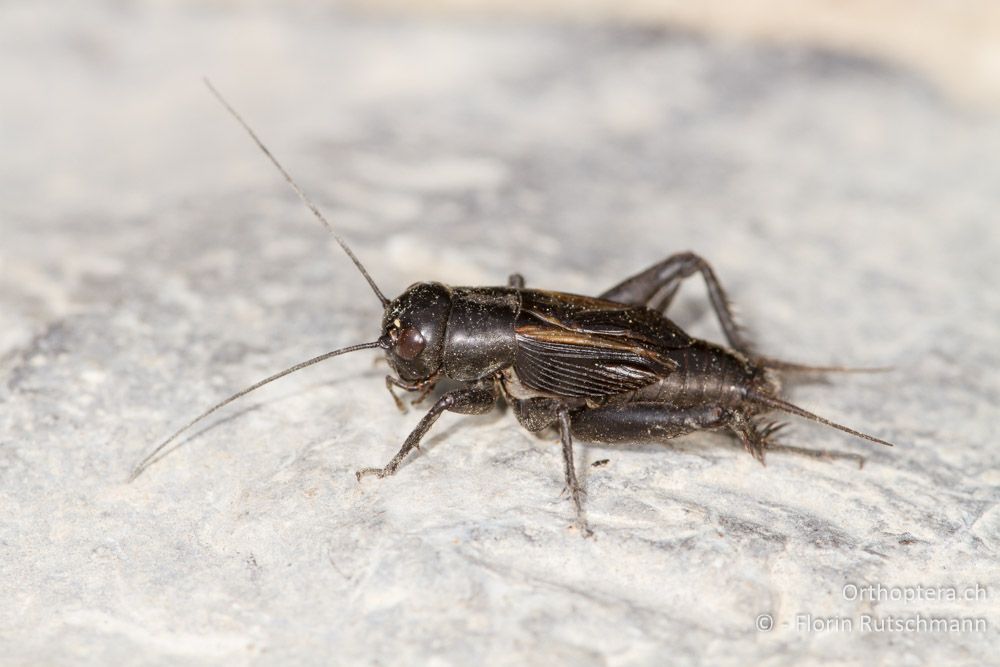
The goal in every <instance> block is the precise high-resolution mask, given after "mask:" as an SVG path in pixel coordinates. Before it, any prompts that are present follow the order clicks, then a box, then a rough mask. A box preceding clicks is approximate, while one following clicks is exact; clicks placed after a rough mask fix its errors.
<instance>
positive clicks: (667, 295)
mask: <svg viewBox="0 0 1000 667" xmlns="http://www.w3.org/2000/svg"><path fill="white" fill-rule="evenodd" d="M696 273H700V274H701V277H702V278H703V279H704V281H705V287H706V288H707V289H708V299H709V301H710V302H711V304H712V309H713V310H714V311H715V316H716V317H717V318H718V320H719V326H721V327H722V333H723V334H724V335H725V337H726V341H728V342H729V346H730V347H732V348H733V349H734V350H739V351H740V352H743V353H746V354H750V351H751V350H750V343H749V342H748V341H747V340H746V339H745V338H744V337H743V333H742V331H741V330H740V327H739V325H738V324H737V323H736V318H735V317H734V316H733V312H732V307H731V306H730V304H729V297H728V296H726V292H725V290H723V289H722V285H721V284H720V283H719V279H718V278H717V277H716V276H715V272H714V271H713V270H712V267H711V266H710V265H709V263H708V262H706V261H705V260H704V259H702V258H701V257H700V256H698V255H696V254H694V253H693V252H682V253H677V254H676V255H671V256H670V257H668V258H666V259H665V260H663V261H662V262H659V263H658V264H654V265H653V266H651V267H649V268H648V269H646V270H645V271H643V272H641V273H637V274H636V275H634V276H632V277H631V278H627V279H626V280H624V281H622V282H620V283H618V284H617V285H615V286H614V287H612V288H611V289H609V290H607V291H606V292H604V293H603V294H601V295H600V298H602V299H609V300H611V301H618V302H621V303H627V304H630V305H634V306H648V307H650V308H653V309H655V310H659V311H660V312H664V311H666V309H667V308H668V307H670V303H671V301H673V298H674V295H675V294H676V293H677V290H678V288H680V285H681V282H682V281H683V280H684V279H685V278H690V277H691V276H693V275H694V274H696Z"/></svg>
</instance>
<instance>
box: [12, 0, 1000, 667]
mask: <svg viewBox="0 0 1000 667" xmlns="http://www.w3.org/2000/svg"><path fill="white" fill-rule="evenodd" d="M998 44H1000V5H998V4H997V3H996V2H990V1H988V0H979V1H977V0H951V1H944V0H941V1H935V0H909V1H906V2H904V1H902V0H871V1H867V2H862V1H860V0H858V1H853V0H839V1H834V0H799V1H793V0H754V1H746V2H723V1H721V0H703V1H701V2H674V1H669V0H663V1H658V2H653V1H647V0H618V1H615V2H612V1H610V0H580V1H569V0H555V1H553V2H528V1H526V0H525V1H522V0H508V1H506V2H502V1H500V0H479V1H475V0H464V1H463V0H411V1H403V0H399V1H396V0H372V1H370V2H360V1H350V0H345V1H344V2H306V1H292V2H287V1H282V2H278V1H274V2H267V1H257V2H234V1H233V2H227V1H223V0H215V1H202V2H194V1H190V2H180V1H178V2H167V1H154V0H147V1H142V0H131V1H130V0H95V1H92V2H86V3H79V2H69V1H67V2H33V3H18V2H0V563H2V564H3V568H2V569H3V574H4V576H3V577H0V649H3V650H0V655H4V656H5V658H6V660H7V661H9V662H12V663H13V664H74V665H78V664H157V665H159V664H218V663H226V664H268V663H273V664H317V663H319V664H322V663H327V662H329V661H330V659H331V658H330V657H331V656H336V659H337V660H338V661H340V662H343V663H364V664H371V663H374V664H386V665H392V664H440V665H447V664H476V663H481V664H543V663H544V664H553V663H554V664H566V663H572V664H580V665H607V664H612V665H615V664H662V662H663V660H664V656H669V657H670V659H671V660H674V661H676V662H678V663H682V664H699V663H702V662H704V663H708V664H727V663H736V664H821V663H827V662H829V661H838V662H840V663H842V664H868V663H875V662H879V661H881V662H885V663H890V662H891V663H896V662H900V661H906V660H909V661H911V662H913V663H914V664H920V662H921V661H936V662H938V663H942V664H953V661H954V660H955V659H956V658H958V659H965V660H967V661H969V662H971V663H973V664H986V663H987V662H989V661H990V660H992V659H993V656H994V655H995V642H993V641H991V638H995V632H993V634H990V635H988V636H979V635H969V634H960V633H959V634H954V633H951V634H943V635H935V634H919V635H906V636H905V637H900V636H896V635H893V634H892V633H886V634H872V635H866V636H864V637H860V636H858V635H844V634H838V633H827V634H822V633H820V634H802V633H796V632H795V631H794V630H792V629H790V626H789V621H790V619H792V618H793V615H794V614H795V613H797V612H805V613H812V614H815V615H817V616H834V615H841V616H851V617H856V615H857V614H858V613H861V612H862V611H871V609H870V608H869V607H867V606H865V605H863V604H860V603H858V602H857V601H852V600H847V599H845V598H844V596H843V595H840V593H839V592H840V591H841V589H842V587H843V585H844V582H845V581H849V582H857V583H881V584H883V585H924V586H931V585H962V584H973V583H978V584H982V585H985V586H991V587H992V588H991V590H993V591H994V592H995V591H996V590H1000V580H998V579H997V577H998V576H1000V575H998V573H997V570H996V562H997V556H998V554H1000V476H998V473H997V470H1000V452H998V450H997V447H996V445H997V439H998V437H1000V431H998V425H1000V407H998V406H1000V374H998V373H996V372H995V371H996V369H997V368H998V367H1000V292H998V291H997V290H996V289H995V286H996V285H997V284H1000V262H998V261H997V258H998V256H1000V232H998V231H997V230H998V228H1000V225H998V223H1000V221H998V219H997V218H998V214H997V211H998V207H997V185H998V184H1000V160H998V157H997V156H998V155H1000V51H998V48H1000V46H998ZM204 76H209V77H211V78H212V80H213V82H214V83H215V84H216V85H217V86H218V88H219V89H220V90H221V91H222V92H223V93H225V94H226V96H227V97H228V98H229V100H230V101H231V102H232V103H233V105H234V106H235V107H236V108H237V109H239V110H240V111H241V112H242V113H243V114H244V115H245V117H246V118H247V120H248V121H249V122H250V123H251V124H252V125H253V126H254V127H255V129H256V130H257V131H258V132H259V134H260V135H261V137H262V138H263V139H264V141H265V142H267V143H268V145H269V146H270V147H271V148H272V149H273V151H274V152H275V154H276V155H277V156H278V157H279V158H280V159H281V160H282V161H283V162H284V163H285V165H286V166H287V167H288V168H289V170H290V171H291V172H292V174H293V175H295V177H296V178H297V179H298V181H299V182H300V183H301V185H302V186H303V187H304V189H305V190H306V191H307V192H309V193H310V194H311V195H312V196H313V197H314V198H315V199H316V201H317V202H318V203H319V204H320V205H321V207H322V208H323V209H324V210H325V211H326V212H327V214H328V216H329V217H330V219H331V220H332V221H333V223H334V224H335V225H336V226H337V228H338V230H339V231H340V232H341V233H342V235H343V236H344V237H345V238H347V239H348V240H349V242H350V243H351V244H352V246H353V247H354V248H355V250H356V251H357V253H358V255H359V256H360V257H361V258H362V260H363V261H364V262H365V263H366V264H367V266H368V268H369V269H370V271H371V273H372V275H373V276H374V278H375V280H376V281H377V282H378V283H379V284H380V285H381V287H382V289H383V290H384V291H385V292H386V294H388V295H394V294H398V293H399V292H400V291H402V289H403V288H404V287H405V286H406V285H408V284H410V283H412V282H414V281H417V280H441V281H444V282H448V283H451V284H473V285H489V284H503V283H504V282H505V281H506V279H507V275H508V274H509V273H511V272H513V271H519V272H521V273H523V274H524V275H525V277H526V279H527V281H528V285H529V286H536V287H544V288H552V289H560V290H565V291H572V292H580V293H590V294H594V293H599V292H600V291H602V290H604V289H605V288H607V287H609V286H610V285H613V284H615V283H617V282H619V281H620V280H621V279H623V278H624V277H626V276H628V275H631V274H633V273H635V272H637V271H639V270H641V269H642V268H645V267H646V266H649V265H650V264H652V263H653V262H656V261H658V260H661V259H663V258H664V257H666V256H667V255H668V254H670V253H673V252H677V251H682V250H694V251H697V252H699V253H700V254H702V255H703V256H704V257H706V258H707V259H708V260H709V261H710V262H711V263H712V264H713V265H714V267H715V270H716V272H717V273H718V275H719V277H720V279H721V280H722V282H723V284H724V285H725V286H727V287H728V288H729V292H730V295H731V296H732V298H733V300H734V301H735V303H736V304H737V306H738V307H739V309H740V311H741V313H742V315H743V319H744V320H745V322H746V323H747V324H748V326H749V330H750V332H751V333H752V335H753V337H754V339H755V340H756V342H757V344H758V346H759V349H760V350H761V351H762V352H765V353H767V354H770V355H773V356H778V357H782V358H786V359H789V360H792V361H799V362H804V363H818V364H846V365H852V366H893V367H894V369H895V370H894V371H893V372H892V373H883V374H873V375H845V376H842V377H837V378H831V379H830V380H829V381H828V382H826V383H823V382H811V383H802V384H798V385H796V386H794V387H793V388H790V391H789V396H790V397H791V398H792V399H793V400H794V401H795V402H797V403H799V404H802V405H803V406H804V407H807V408H809V409H814V410H816V411H817V412H820V413H821V414H823V415H825V416H829V417H831V418H834V419H837V420H838V421H843V422H845V423H847V424H850V425H851V426H854V427H858V428H861V429H862V430H866V431H870V432H872V433H874V434H876V435H878V436H880V437H884V438H887V439H889V440H891V441H894V442H897V443H898V445H899V446H898V447H896V448H894V449H892V450H889V449H888V448H879V449H878V450H876V449H875V448H872V447H867V446H866V445H865V444H864V443H859V442H855V441H851V440H849V439H846V438H844V437H842V436H841V434H839V433H836V432H832V431H830V430H829V429H825V430H824V429H822V428H818V427H815V425H809V424H804V423H801V422H796V423H795V424H794V426H793V428H792V429H790V431H788V432H787V433H788V437H789V442H788V444H792V445H798V446H802V447H808V448H811V449H830V450H838V451H850V452H854V453H860V454H864V456H866V457H867V463H866V465H865V467H864V469H863V470H861V471H859V470H858V469H857V468H856V467H855V466H853V465H843V464H842V463H843V462H839V463H836V462H835V463H830V462H825V461H818V460H815V459H808V458H805V457H793V456H784V457H782V456H779V455H777V454H775V455H772V456H771V457H769V459H768V461H769V464H768V467H767V468H763V467H761V466H760V465H759V464H757V463H756V462H755V461H753V460H751V459H750V457H748V456H747V455H746V454H745V453H744V452H742V451H741V450H740V448H739V446H738V444H737V443H735V442H734V441H732V439H730V438H727V437H723V436H721V435H713V434H705V433H700V434H695V435H692V436H691V437H688V438H683V439H680V440H678V441H675V442H671V443H664V444H663V445H650V446H638V445H637V446H634V447H622V448H610V447H596V446H595V447H584V446H582V445H581V446H580V447H579V448H578V457H579V458H578V460H579V461H580V463H579V464H578V465H579V467H580V469H581V470H582V471H583V473H582V474H584V475H585V478H586V479H585V482H584V483H585V486H586V488H587V491H588V496H587V509H588V519H589V521H590V524H591V526H592V527H593V528H594V530H595V532H596V533H597V536H598V537H597V539H595V540H586V541H585V540H583V539H580V537H579V535H576V534H575V533H574V532H573V531H572V530H569V529H567V526H568V525H569V524H570V521H571V519H572V512H571V509H570V505H569V503H568V502H566V501H565V499H560V498H559V490H560V489H561V488H562V478H561V475H562V473H561V470H562V468H561V465H562V464H561V460H560V458H559V450H558V447H557V446H556V445H555V443H553V442H548V441H543V440H538V439H537V438H534V437H533V436H531V435H529V434H527V433H525V432H523V431H522V430H520V429H519V428H518V427H517V425H516V423H515V421H514V420H513V418H512V417H511V415H509V414H506V415H504V414H502V413H499V412H498V413H497V414H496V415H492V416H490V417H483V418H472V417H468V418H464V417H457V416H455V415H446V416H445V417H443V418H442V420H441V422H440V426H439V427H438V428H436V430H435V431H434V432H433V433H432V436H431V437H430V438H429V439H428V441H427V446H426V447H425V448H424V451H423V452H422V453H421V454H420V455H419V456H415V457H414V458H413V459H412V460H410V461H409V462H408V463H407V464H405V465H404V466H403V468H402V469H401V470H400V472H399V474H398V475H397V476H396V477H394V478H393V479H391V480H385V481H384V483H382V484H378V483H372V484H368V483H365V484H363V485H359V484H358V483H357V482H356V481H355V478H354V475H353V473H354V471H355V470H356V469H357V468H358V467H361V466H367V465H376V464H382V463H384V462H385V461H386V460H388V458H389V457H391V455H392V454H393V453H394V452H395V451H396V450H397V448H398V444H399V443H400V442H401V441H402V439H403V438H405V436H406V434H407V433H408V432H409V430H410V429H411V428H412V427H413V425H414V424H415V423H416V420H417V419H418V416H417V414H416V413H415V412H413V411H411V412H410V413H409V414H407V415H400V414H398V413H397V411H396V409H395V408H394V407H393V405H392V402H391V400H390V398H389V397H388V396H387V395H386V393H385V391H384V387H383V375H384V367H378V366H375V365H374V364H373V357H374V356H375V355H368V354H367V353H359V354H357V355H354V356H348V357H343V358H340V359H338V360H336V361H335V362H332V363H331V364H330V365H329V366H323V367H322V368H319V367H317V368H315V369H310V371H308V372H304V373H302V374H296V375H294V376H291V377H289V378H287V380H283V381H282V383H281V384H280V386H278V385H275V386H272V387H271V388H269V389H268V390H265V391H262V392H260V393H259V394H255V395H254V396H253V398H248V400H247V402H245V403H242V404H241V405H240V406H239V407H236V406H234V407H233V410H232V411H231V412H229V413H227V414H225V415H223V414H221V413H220V415H219V419H218V420H217V421H211V422H210V423H208V424H207V425H206V429H205V431H204V432H202V433H201V434H200V435H199V437H197V438H194V439H192V440H191V441H188V442H185V443H184V446H182V447H180V448H179V449H178V450H177V451H176V452H175V453H173V454H172V455H171V456H170V457H168V458H167V459H165V460H164V461H163V462H161V464H159V465H157V466H155V467H154V468H152V469H151V470H150V471H149V472H148V473H147V474H146V475H145V476H144V477H142V478H140V479H139V480H138V481H137V482H136V483H135V484H132V485H126V484H125V483H124V480H125V478H126V477H127V475H128V473H129V472H130V470H131V466H132V465H133V464H134V463H135V462H136V461H137V460H138V459H139V458H140V457H141V456H142V455H143V454H144V453H145V452H146V451H147V450H148V449H149V447H150V445H151V443H153V442H156V441H157V440H159V439H160V438H162V437H163V435H164V433H165V432H170V431H172V430H173V428H174V427H175V426H176V425H177V424H179V423H184V422H185V421H186V420H187V419H189V418H190V417H191V416H192V415H193V414H197V413H198V412H200V411H201V410H202V409H203V408H204V407H206V406H207V405H211V404H212V403H214V402H215V401H216V400H218V399H219V398H220V397H221V396H225V395H228V394H229V393H231V392H232V391H234V390H235V389H237V388H239V387H243V386H246V385H248V384H250V383H251V382H253V381H255V380H257V379H259V378H261V377H264V376H266V375H269V374H270V373H273V372H275V371H276V370H279V369H281V368H285V367H288V366H290V365H291V364H293V363H295V362H298V361H301V360H302V359H305V358H309V357H312V356H314V355H316V354H319V353H321V352H325V351H327V350H329V349H332V348H335V347H340V346H342V345H346V344H350V343H355V342H358V341H364V340H371V339H372V337H373V336H374V335H375V332H376V331H377V329H378V323H379V321H380V318H381V311H380V309H379V304H378V303H377V301H376V300H375V299H373V298H372V295H371V293H370V291H369V290H368V288H367V286H366V285H365V283H364V282H363V280H362V279H361V278H360V277H359V276H358V275H357V273H356V272H355V271H354V269H353V267H352V266H351V265H350V263H349V262H348V261H347V260H346V258H344V257H343V255H342V254H341V253H340V251H339V250H338V249H337V248H336V246H335V245H334V244H332V243H331V242H330V240H329V238H328V237H327V236H326V235H325V232H324V231H323V230H322V228H321V227H319V225H318V224H317V223H316V221H314V220H313V219H312V218H311V217H310V216H309V214H308V212H307V211H306V210H305V209H304V208H303V207H302V205H301V204H300V203H299V202H298V201H297V200H296V199H295V198H294V195H293V194H292V193H291V192H290V191H289V190H288V188H287V185H286V184H285V183H284V182H282V181H281V179H280V177H279V176H278V174H277V173H276V172H275V171H274V170H273V169H272V168H271V166H270V165H269V164H268V163H267V162H266V160H265V159H264V158H263V156H261V155H260V154H259V152H258V151H257V150H256V149H255V148H254V146H253V145H252V144H251V143H250V141H249V140H248V138H247V137H246V136H245V135H244V133H243V132H242V130H241V129H240V128H239V127H238V126H237V125H236V124H235V123H234V122H233V121H232V119H231V118H229V117H228V116H226V114H225V113H224V112H223V111H222V109H221V108H220V107H219V105H218V104H217V103H216V102H215V101H214V100H213V99H212V98H211V96H210V95H209V94H208V92H207V91H206V90H205V88H204V86H203V85H202V82H201V79H202V77H204ZM694 283H695V284H694V285H692V286H691V287H685V288H684V290H683V292H682V294H681V296H680V298H679V299H678V301H677V303H676V305H675V306H673V307H672V310H671V316H672V317H673V318H674V319H676V320H677V321H678V323H679V324H681V325H682V326H683V327H684V328H686V329H687V330H690V331H691V332H692V333H694V334H697V335H700V336H705V337H708V338H712V339H714V340H718V338H719V332H718V329H717V327H716V326H715V324H714V322H713V320H712V317H711V315H710V313H709V311H708V309H707V308H706V305H705V300H704V293H703V291H702V288H701V286H700V285H698V284H697V281H694ZM598 459H609V460H610V463H609V464H608V465H606V466H603V467H599V468H591V467H590V466H589V465H588V463H589V462H590V461H596V460H598ZM997 600H1000V598H997V597H996V596H993V597H991V598H990V600H989V601H987V602H984V603H983V604H982V605H980V606H977V607H969V606H951V607H948V606H940V605H938V604H932V605H926V606H921V607H919V608H917V607H914V606H912V605H911V606H903V607H899V606H898V605H897V606H896V607H892V605H873V607H874V609H875V611H878V612H879V613H903V614H912V613H915V612H921V613H924V614H925V615H926V614H939V615H941V614H951V615H973V616H986V617H989V618H990V619H991V620H990V622H991V623H992V625H991V627H992V628H996V627H997V623H1000V607H998V602H997ZM762 612H767V613H773V614H774V616H775V620H776V625H775V628H774V631H773V632H771V633H768V634H761V633H760V632H758V631H757V630H756V629H755V628H754V619H755V617H757V616H758V615H759V614H761V613H762ZM0 660H2V659H0Z"/></svg>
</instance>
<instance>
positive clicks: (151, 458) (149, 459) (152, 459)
mask: <svg viewBox="0 0 1000 667" xmlns="http://www.w3.org/2000/svg"><path fill="white" fill-rule="evenodd" d="M383 346H384V344H383V343H382V341H381V340H376V341H372V342H371V343H361V344H359V345H351V346H350V347H342V348H340V349H339V350H334V351H333V352H327V353H325V354H321V355H319V356H318V357H313V358H312V359H309V360H308V361H302V362H299V363H297V364H295V365H294V366H292V367H291V368H286V369H285V370H283V371H281V372H280V373H275V374H274V375H272V376H270V377H268V378H264V379H263V380H261V381H260V382H255V383H254V384H252V385H250V386H249V387H247V388H246V389H241V390H240V391H238V392H236V393H235V394H233V395H232V396H230V397H229V398H227V399H226V400H224V401H221V402H219V403H216V404H215V405H213V406H212V407H210V408H209V409H208V410H205V412H203V413H201V414H200V415H198V416H197V417H195V418H194V419H192V420H191V421H190V422H188V423H187V424H185V425H184V426H183V427H182V428H180V429H178V430H177V431H176V432H175V433H174V434H173V435H172V436H170V437H169V438H167V439H166V440H164V441H163V442H161V443H160V444H159V445H157V446H156V449H154V450H153V451H151V452H150V453H149V454H147V455H146V457H145V458H144V459H143V460H142V461H140V462H139V464H138V465H137V466H136V467H135V469H134V470H133V471H132V475H131V476H130V477H129V478H128V481H129V482H130V483H131V482H133V481H135V478H136V477H138V476H139V475H141V474H142V473H143V472H145V471H146V469H147V468H149V466H151V465H153V464H154V463H156V462H157V461H158V460H159V459H158V458H156V457H157V455H158V454H159V453H160V452H162V451H163V450H164V448H165V447H166V446H167V445H169V444H170V443H171V442H173V441H174V440H176V439H177V436H179V435H181V434H182V433H184V431H186V430H188V429H189V428H191V427H192V426H194V425H195V424H197V423H198V422H200V421H201V420H202V419H204V418H205V417H207V416H209V415H210V414H212V413H213V412H215V411H216V410H218V409H219V408H222V407H225V406H227V405H229V404H230V403H232V402H233V401H235V400H236V399H237V398H240V397H242V396H246V395H247V394H249V393H250V392H251V391H254V390H255V389H260V388H261V387H263V386H264V385H265V384H269V383H271V382H274V381H275V380H277V379H279V378H283V377H285V376H286V375H290V374H291V373H294V372H295V371H299V370H302V369H303V368H306V367H307V366H312V365H313V364H318V363H319V362H321V361H326V360H327V359H329V358H331V357H336V356H339V355H341V354H347V353H348V352H355V351H357V350H369V349H371V348H375V347H383Z"/></svg>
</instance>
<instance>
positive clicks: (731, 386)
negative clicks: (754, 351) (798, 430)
mask: <svg viewBox="0 0 1000 667" xmlns="http://www.w3.org/2000/svg"><path fill="white" fill-rule="evenodd" d="M670 358H671V359H673V360H674V361H676V362H677V364H678V367H677V369H676V370H674V371H673V372H672V373H670V374H669V375H667V376H666V377H664V378H663V379H662V380H660V381H658V382H656V383H655V384H652V385H650V386H648V387H645V388H643V389H640V390H639V391H637V392H636V393H635V395H634V397H633V398H632V400H634V401H657V402H662V403H667V404H669V405H671V406H673V407H677V408H687V407H695V406H705V405H713V406H717V407H720V408H736V407H739V406H742V405H744V404H745V402H746V399H747V393H748V392H749V391H751V390H754V389H759V388H760V386H761V383H762V379H763V376H762V370H761V369H759V368H757V367H756V366H754V365H753V364H751V363H750V362H748V361H746V360H745V359H743V358H742V357H741V356H737V355H735V354H733V353H732V352H730V351H728V350H725V349H723V348H721V347H718V346H716V345H712V344H711V343H704V342H702V341H698V342H697V343H696V344H694V345H691V346H688V347H685V348H682V349H679V350H675V351H672V352H671V353H670Z"/></svg>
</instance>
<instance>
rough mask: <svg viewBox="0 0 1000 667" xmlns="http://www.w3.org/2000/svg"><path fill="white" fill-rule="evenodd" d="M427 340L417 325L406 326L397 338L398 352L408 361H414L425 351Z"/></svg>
mask: <svg viewBox="0 0 1000 667" xmlns="http://www.w3.org/2000/svg"><path fill="white" fill-rule="evenodd" d="M426 345H427V341H425V340H424V337H423V336H422V335H421V334H420V330H419V329H417V328H416V327H406V328H405V329H403V330H402V331H400V332H399V338H398V339H396V354H397V355H399V357H400V358H402V359H406V360H407V361H413V360H414V359H416V358H417V357H418V356H420V353H421V352H423V351H424V347H425V346H426Z"/></svg>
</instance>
